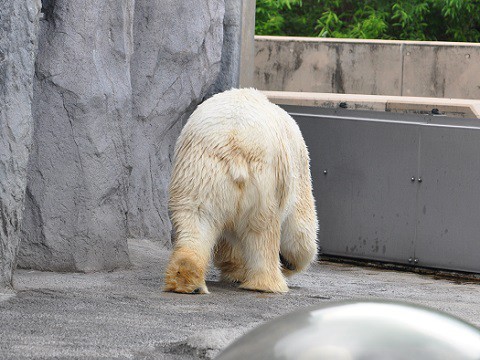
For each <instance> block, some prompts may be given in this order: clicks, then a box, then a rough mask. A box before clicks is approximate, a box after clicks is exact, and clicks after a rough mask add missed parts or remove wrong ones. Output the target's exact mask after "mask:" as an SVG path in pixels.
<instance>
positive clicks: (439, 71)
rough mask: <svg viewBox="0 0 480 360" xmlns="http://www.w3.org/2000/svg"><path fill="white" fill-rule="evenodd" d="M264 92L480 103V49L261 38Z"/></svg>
mask: <svg viewBox="0 0 480 360" xmlns="http://www.w3.org/2000/svg"><path fill="white" fill-rule="evenodd" d="M254 74H255V75H254V77H255V78H254V84H255V87H257V88H258V89H261V90H275V91H306V92H323V93H344V94H348V93H350V94H366V95H396V96H420V97H446V98H461V99H479V98H480V44H471V43H442V42H408V41H383V40H351V39H346V40H344V39H320V38H294V37H271V36H257V37H256V38H255V73H254Z"/></svg>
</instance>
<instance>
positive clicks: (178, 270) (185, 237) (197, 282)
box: [164, 214, 218, 294]
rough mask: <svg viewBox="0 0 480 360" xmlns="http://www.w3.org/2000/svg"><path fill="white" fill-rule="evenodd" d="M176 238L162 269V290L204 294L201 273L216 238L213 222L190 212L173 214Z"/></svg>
mask: <svg viewBox="0 0 480 360" xmlns="http://www.w3.org/2000/svg"><path fill="white" fill-rule="evenodd" d="M172 217H173V218H175V219H179V218H180V219H182V220H181V221H178V222H177V223H176V224H175V228H176V233H177V240H176V242H175V247H174V249H173V253H172V255H171V257H170V261H169V263H168V266H167V271H166V273H165V288H164V290H165V291H172V292H178V293H190V294H208V289H207V285H206V283H205V274H206V271H207V267H208V264H209V262H210V256H211V252H212V249H213V247H214V245H215V242H216V240H217V236H218V232H217V229H216V228H215V226H213V225H211V224H209V223H208V222H206V221H201V219H198V217H197V216H195V215H192V214H182V215H179V214H173V216H172Z"/></svg>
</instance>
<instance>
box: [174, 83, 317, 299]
mask: <svg viewBox="0 0 480 360" xmlns="http://www.w3.org/2000/svg"><path fill="white" fill-rule="evenodd" d="M169 208H170V211H171V214H172V223H173V226H174V228H175V231H176V237H177V239H176V241H175V245H174V250H173V253H172V255H171V258H170V261H169V264H168V267H167V272H166V276H165V290H166V291H174V292H181V293H207V292H208V289H207V287H206V285H205V273H206V271H207V269H208V266H209V263H210V261H211V259H212V254H213V262H214V264H215V266H217V267H218V268H219V269H220V270H221V272H222V278H223V279H224V280H227V281H232V282H238V283H240V287H241V288H244V289H249V290H258V291H266V292H286V291H288V287H287V283H286V280H285V276H289V275H292V274H294V273H296V272H299V271H302V270H304V269H305V268H307V267H308V265H309V264H310V263H311V262H312V261H313V260H314V259H315V256H316V253H317V243H316V233H317V228H318V224H317V218H316V211H315V204H314V199H313V195H312V187H311V177H310V168H309V156H308V151H307V148H306V145H305V142H304V140H303V137H302V135H301V133H300V130H299V128H298V126H297V124H296V123H295V121H294V120H293V119H292V118H291V117H290V116H289V115H288V114H287V113H286V112H285V111H283V110H282V109H281V108H279V107H278V106H276V105H274V104H272V103H270V102H269V101H268V100H267V99H266V97H265V96H264V95H263V94H261V93H260V92H258V91H256V90H253V89H241V90H230V91H226V92H224V93H222V94H217V95H215V96H213V97H212V98H210V99H209V100H207V101H205V102H204V103H203V104H202V105H200V106H199V107H198V108H197V110H196V111H195V112H194V113H193V114H192V116H191V117H190V119H189V121H188V122H187V124H186V125H185V127H184V129H183V130H182V133H181V135H180V137H179V139H178V141H177V145H176V148H175V161H174V168H173V174H172V179H171V183H170V201H169Z"/></svg>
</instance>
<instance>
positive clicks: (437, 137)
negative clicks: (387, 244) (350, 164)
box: [415, 119, 480, 272]
mask: <svg viewBox="0 0 480 360" xmlns="http://www.w3.org/2000/svg"><path fill="white" fill-rule="evenodd" d="M456 120H457V121H456V124H455V126H441V125H432V126H423V127H422V128H421V144H420V169H421V176H422V178H423V181H422V183H421V184H420V187H419V189H420V190H419V199H418V214H419V218H418V228H417V239H416V241H415V256H416V257H417V258H418V264H419V265H421V266H427V267H436V268H443V269H452V270H461V271H472V272H480V129H479V128H478V125H477V127H471V126H468V124H464V123H465V121H464V120H460V121H459V119H456ZM477 122H478V120H477Z"/></svg>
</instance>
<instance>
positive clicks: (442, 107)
mask: <svg viewBox="0 0 480 360" xmlns="http://www.w3.org/2000/svg"><path fill="white" fill-rule="evenodd" d="M263 93H264V94H265V95H266V96H267V97H268V98H269V99H270V101H272V102H274V103H275V104H278V105H303V106H319V107H325V108H338V107H340V104H342V107H346V108H348V109H354V110H373V111H388V112H404V113H432V110H433V109H437V110H438V112H439V113H440V114H443V115H447V116H452V117H463V118H479V119H480V100H470V99H445V98H424V97H407V96H383V95H357V94H330V93H312V92H290V91H263Z"/></svg>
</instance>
